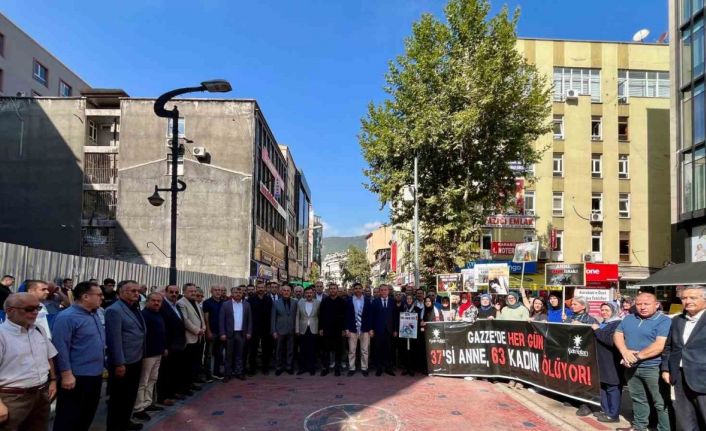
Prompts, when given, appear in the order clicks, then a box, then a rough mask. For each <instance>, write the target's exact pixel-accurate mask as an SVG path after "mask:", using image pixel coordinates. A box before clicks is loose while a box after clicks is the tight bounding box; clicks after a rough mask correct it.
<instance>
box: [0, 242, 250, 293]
mask: <svg viewBox="0 0 706 431" xmlns="http://www.w3.org/2000/svg"><path fill="white" fill-rule="evenodd" d="M0 273H2V274H9V275H12V276H13V277H15V279H16V283H15V287H17V286H19V284H20V283H21V282H22V281H23V280H28V279H32V280H47V281H49V280H51V281H58V280H61V279H64V278H73V279H74V280H75V281H77V282H78V281H84V280H88V279H91V278H95V279H97V280H99V281H102V280H103V279H105V278H113V279H115V280H117V281H120V280H136V281H137V282H139V283H140V284H146V285H147V286H165V285H167V283H168V281H169V268H164V267H159V266H150V265H142V264H138V263H130V262H123V261H119V260H112V259H98V258H93V257H82V256H73V255H70V254H62V253H56V252H53V251H46V250H38V249H34V248H29V247H25V246H22V245H17V244H8V243H4V242H0ZM2 274H0V276H1V275H2ZM247 282H248V280H247V279H245V278H234V277H227V276H224V275H216V274H206V273H203V272H194V271H177V283H178V284H179V285H183V284H184V283H194V284H196V285H197V286H201V287H203V288H207V287H210V286H213V285H215V284H223V285H225V286H227V287H232V286H238V285H240V284H247Z"/></svg>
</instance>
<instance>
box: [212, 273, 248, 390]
mask: <svg viewBox="0 0 706 431" xmlns="http://www.w3.org/2000/svg"><path fill="white" fill-rule="evenodd" d="M230 291H231V295H232V297H233V299H232V300H230V301H225V302H224V303H223V306H222V307H221V311H220V314H219V318H218V321H219V326H220V330H219V333H220V334H221V336H220V337H221V341H223V342H225V343H226V363H225V369H226V375H225V377H223V383H227V382H228V381H229V380H230V377H231V375H233V374H234V375H235V376H236V377H237V378H239V379H240V380H245V370H244V365H243V363H244V359H245V358H244V353H245V343H246V342H247V340H250V337H251V336H252V315H251V313H250V304H248V303H247V301H244V300H243V295H244V293H245V292H243V288H242V287H234V288H232V289H231V290H230Z"/></svg>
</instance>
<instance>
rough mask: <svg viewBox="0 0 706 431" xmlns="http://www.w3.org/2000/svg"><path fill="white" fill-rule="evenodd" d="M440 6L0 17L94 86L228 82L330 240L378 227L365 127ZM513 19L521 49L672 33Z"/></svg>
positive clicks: (7, 4) (582, 5)
mask: <svg viewBox="0 0 706 431" xmlns="http://www.w3.org/2000/svg"><path fill="white" fill-rule="evenodd" d="M445 3H446V2H445V1H437V0H296V1H295V0H279V1H277V0H257V1H242V0H120V1H119V2H112V1H95V0H91V1H87V0H33V1H31V2H30V1H26V0H3V1H2V2H1V3H0V12H2V13H3V14H4V15H6V16H7V17H8V18H9V19H10V20H12V21H13V22H14V23H15V24H17V25H18V26H19V27H20V28H22V29H23V30H24V31H25V32H27V33H28V34H29V35H30V36H31V37H33V38H34V39H35V40H36V41H38V42H39V43H40V44H41V45H43V46H44V47H45V48H46V49H48V50H49V51H50V52H52V53H53V54H54V55H55V56H56V57H58V58H59V59H61V60H62V61H63V62H64V63H65V64H66V65H67V66H68V67H69V68H70V69H72V70H73V71H74V72H76V73H77V74H78V75H79V76H81V77H82V78H83V79H84V80H85V81H87V82H88V83H89V84H90V85H92V86H93V87H98V88H100V87H104V88H122V89H124V90H125V91H126V92H127V93H128V94H130V95H131V96H134V97H156V96H158V95H160V94H161V93H163V92H165V91H168V90H171V89H173V88H178V87H185V86H191V85H194V84H198V83H200V82H201V81H204V80H208V79H214V78H223V79H227V80H229V81H230V82H231V84H232V86H233V91H232V92H231V93H228V94H226V95H224V97H229V98H252V99H256V100H257V101H258V103H259V105H260V107H261V108H262V110H263V112H264V115H265V118H266V119H267V122H268V124H269V125H270V128H271V129H272V131H273V133H274V135H275V138H276V139H277V141H278V142H279V143H280V144H283V145H288V146H290V148H291V149H292V153H293V156H294V160H295V163H296V164H297V166H298V167H299V168H301V169H303V171H304V174H305V176H306V179H307V182H308V184H309V186H310V188H311V192H312V201H313V202H312V203H313V205H314V210H315V211H316V213H317V214H319V215H320V216H321V217H322V219H323V221H324V225H325V233H324V235H325V236H349V235H361V234H364V233H367V232H369V231H370V230H371V229H374V228H375V227H377V226H379V225H380V224H381V223H384V222H386V221H387V218H388V215H387V211H385V210H382V211H381V208H380V203H379V202H378V200H377V197H376V196H375V195H374V194H372V193H370V192H368V191H367V190H366V189H365V188H364V187H363V184H364V183H365V181H366V178H365V176H364V175H363V172H362V171H363V169H364V168H365V167H366V164H365V161H364V160H363V157H362V155H361V151H360V147H359V145H358V139H357V136H358V133H359V131H360V120H361V118H362V117H363V116H364V115H365V113H366V112H367V106H368V104H369V103H370V102H375V103H379V102H380V101H382V100H384V99H385V97H386V94H385V93H384V91H383V85H384V83H385V81H384V77H385V72H386V71H387V68H388V62H389V61H391V60H393V59H394V58H395V57H396V56H398V55H400V54H402V53H403V43H404V39H405V38H406V37H408V36H409V34H410V32H411V26H412V23H413V22H415V21H417V20H418V19H419V18H420V16H421V15H422V14H423V13H425V12H428V13H432V14H434V15H436V16H438V17H442V16H443V8H444V4H445ZM491 4H492V5H493V12H491V13H495V12H497V10H499V8H500V7H502V6H503V5H505V4H507V5H508V6H509V7H511V8H513V9H514V8H516V7H520V9H521V16H520V22H519V27H518V34H519V36H520V37H538V38H562V39H588V40H610V41H629V40H630V39H631V38H632V35H633V34H634V33H635V32H636V31H637V30H639V29H641V28H647V29H650V30H651V32H652V34H651V35H650V36H649V37H648V38H647V41H649V42H654V41H656V40H657V38H659V36H660V34H662V33H663V32H666V31H667V28H668V22H667V0H590V1H588V2H580V1H575V0H523V1H517V0H510V1H503V2H501V1H493V2H491Z"/></svg>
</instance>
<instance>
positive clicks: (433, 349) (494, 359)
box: [424, 320, 600, 405]
mask: <svg viewBox="0 0 706 431" xmlns="http://www.w3.org/2000/svg"><path fill="white" fill-rule="evenodd" d="M424 334H425V335H424V337H425V341H426V351H427V364H428V367H429V373H430V374H434V375H442V376H480V377H505V378H508V379H514V380H519V381H523V382H525V383H528V384H531V385H534V386H537V387H540V388H543V389H546V390H548V391H551V392H554V393H557V394H561V395H565V396H567V397H570V398H574V399H576V400H580V401H584V402H587V403H591V404H596V405H597V404H599V402H600V394H599V388H600V382H599V375H598V362H597V357H596V346H595V336H594V335H593V330H592V329H591V327H590V326H588V325H567V324H552V323H539V322H522V321H510V320H477V321H476V322H475V323H464V322H429V323H428V324H427V326H426V327H425V331H424Z"/></svg>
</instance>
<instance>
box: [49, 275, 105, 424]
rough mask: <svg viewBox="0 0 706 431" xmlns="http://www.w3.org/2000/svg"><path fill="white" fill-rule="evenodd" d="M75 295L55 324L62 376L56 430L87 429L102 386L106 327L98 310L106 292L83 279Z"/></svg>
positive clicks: (59, 368)
mask: <svg viewBox="0 0 706 431" xmlns="http://www.w3.org/2000/svg"><path fill="white" fill-rule="evenodd" d="M73 296H74V303H73V304H72V305H71V306H70V307H69V308H67V309H66V310H64V311H62V312H61V313H59V314H58V315H57V316H56V320H55V321H54V327H53V339H52V341H53V343H54V347H56V350H57V351H58V352H59V354H58V355H57V356H56V368H57V371H58V373H59V379H60V382H59V385H60V386H59V394H58V396H57V400H56V417H55V418H54V431H64V430H66V431H68V430H71V431H74V430H75V431H88V429H89V428H90V427H91V422H93V417H94V416H95V414H96V408H97V407H98V401H99V400H100V394H101V386H102V385H103V368H104V366H105V357H104V354H105V328H104V327H103V324H102V323H101V321H100V318H99V316H98V313H97V311H98V309H99V308H100V305H101V302H102V301H103V291H102V290H101V288H100V287H99V286H98V285H97V284H93V283H89V282H87V281H83V282H81V283H78V284H77V285H76V287H75V288H74V290H73Z"/></svg>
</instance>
